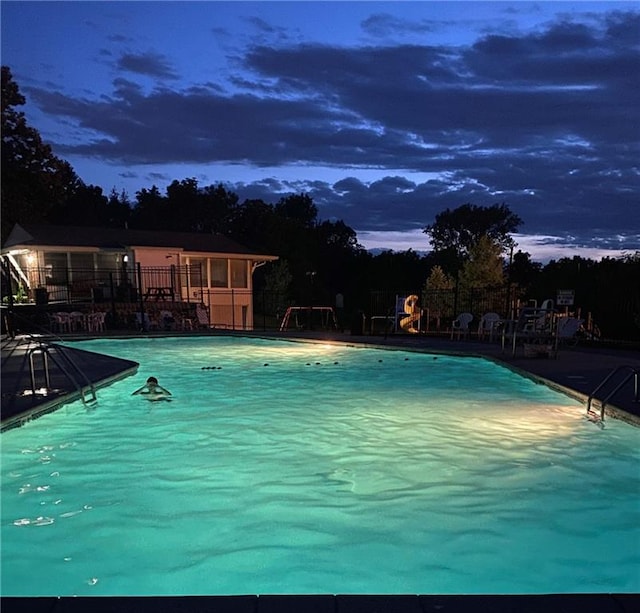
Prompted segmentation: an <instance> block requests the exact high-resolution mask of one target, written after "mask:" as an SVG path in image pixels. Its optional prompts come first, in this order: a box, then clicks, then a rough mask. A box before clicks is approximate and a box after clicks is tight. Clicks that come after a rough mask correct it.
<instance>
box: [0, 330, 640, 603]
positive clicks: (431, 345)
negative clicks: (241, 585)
mask: <svg viewBox="0 0 640 613" xmlns="http://www.w3.org/2000/svg"><path fill="white" fill-rule="evenodd" d="M210 334H211V335H212V336H217V335H229V334H232V333H227V332H218V331H213V332H211V333H210ZM237 334H242V335H245V336H246V335H247V334H246V333H237ZM251 335H252V336H257V337H262V338H267V337H268V338H274V339H288V340H309V341H336V342H342V343H347V344H356V345H368V346H376V347H384V348H389V349H392V348H400V349H407V350H412V351H426V352H437V353H447V354H454V355H455V354H460V355H475V356H482V357H486V358H489V359H492V360H495V361H496V362H498V363H503V364H505V365H506V366H508V367H510V368H513V369H515V370H517V371H518V372H521V373H522V374H525V375H526V376H531V377H534V378H536V379H542V380H544V381H545V382H548V383H549V384H551V385H553V386H556V387H558V388H559V389H562V390H564V391H566V392H567V393H571V394H572V395H575V396H576V397H578V398H581V399H584V398H585V397H587V396H588V395H589V394H590V393H591V392H593V390H594V389H595V388H596V387H597V386H598V385H599V384H600V382H601V381H602V380H603V379H604V378H605V377H606V376H607V375H608V374H609V373H610V372H612V371H613V370H614V369H616V368H618V367H625V368H626V367H631V368H635V369H640V356H639V355H638V352H637V351H636V352H634V351H630V350H617V349H609V348H604V347H601V348H598V347H593V348H592V347H584V348H583V347H580V346H578V347H572V348H563V349H561V351H560V352H559V355H558V357H557V358H550V359H542V358H524V357H523V355H522V353H521V352H519V353H518V354H517V355H515V356H513V355H511V353H510V352H508V351H507V352H503V351H502V348H501V345H500V344H499V343H493V344H491V343H485V342H479V341H476V340H461V341H451V340H450V339H447V338H438V337H430V336H404V335H390V336H387V337H383V336H351V335H349V334H340V333H333V332H286V333H272V334H269V333H265V332H255V333H253V334H251ZM101 336H102V335H101ZM104 336H107V337H108V335H104ZM154 336H155V335H154ZM80 338H82V337H77V336H75V337H71V336H68V337H65V339H64V340H80ZM112 338H116V336H115V335H114V336H113V337H112ZM117 338H121V336H117ZM47 340H49V341H55V340H56V339H53V338H51V339H47ZM38 346H39V341H38V340H37V339H34V338H28V337H23V338H16V339H3V343H2V421H3V427H4V425H5V423H6V424H13V425H20V422H21V419H22V418H27V419H28V418H29V416H30V415H33V416H37V415H39V414H41V413H44V412H47V411H49V410H54V409H55V408H56V406H57V405H59V404H60V403H63V402H68V401H69V400H71V399H75V398H78V397H79V392H78V390H77V389H76V388H75V386H74V385H73V384H72V383H71V382H70V381H69V379H68V377H67V376H66V375H65V374H64V372H62V371H61V370H60V369H59V368H58V367H57V366H56V364H55V363H53V362H52V361H50V377H51V379H50V383H51V388H53V389H54V390H56V392H55V393H52V394H47V395H44V394H36V395H33V394H26V395H25V394H24V393H23V392H24V391H25V390H31V372H30V362H29V353H30V351H32V350H33V349H36V351H35V353H33V355H34V360H35V362H34V364H35V366H36V373H35V377H36V381H37V382H42V381H43V378H44V373H43V370H42V356H41V354H40V352H39V351H37V348H38ZM54 351H55V350H54ZM65 351H69V352H70V353H71V356H72V359H73V362H74V363H76V364H77V366H78V367H79V368H80V369H81V370H82V371H83V373H84V375H86V377H87V378H88V380H89V381H90V382H91V383H93V384H94V385H95V386H97V387H100V386H102V385H106V384H109V383H110V382H112V381H114V380H117V379H120V378H123V377H126V376H128V375H131V374H134V373H135V372H136V371H137V368H138V364H136V363H135V362H131V361H129V360H120V359H118V358H111V357H108V356H104V355H100V354H96V353H93V352H88V351H84V350H81V349H77V348H73V349H70V348H66V349H65ZM633 392H634V390H633V382H628V383H627V385H625V388H624V389H622V390H620V392H619V393H618V394H617V395H616V396H615V398H614V399H613V400H612V404H613V406H614V407H615V411H623V414H621V415H619V416H621V417H623V418H625V419H626V420H627V421H631V422H634V423H635V424H636V425H640V406H639V405H638V403H637V402H635V399H634V393H633ZM98 396H99V391H98ZM593 572H594V573H597V560H594V568H593ZM247 594H248V595H245V596H211V597H208V596H204V597H189V596H186V597H102V598H101V597H97V598H74V597H64V598H57V597H42V598H7V597H3V598H2V599H1V600H2V602H1V603H0V604H1V608H2V611H3V613H4V612H10V613H12V612H14V611H15V612H18V611H19V612H22V611H30V612H34V613H39V612H40V611H42V612H45V611H47V612H50V611H56V612H58V613H67V612H69V613H71V612H73V613H76V612H84V611H95V612H96V613H107V612H109V613H111V612H113V613H116V612H117V613H122V612H124V613H127V612H134V611H135V612H136V613H152V612H153V613H158V612H165V611H166V612H169V611H176V612H181V613H196V612H198V613H201V612H202V613H204V612H205V611H206V612H212V613H227V612H228V613H280V612H282V613H294V612H295V613H298V612H299V613H460V612H463V611H464V612H466V611H473V612H474V613H475V612H487V613H488V612H492V613H507V612H509V613H519V612H524V613H533V612H536V613H537V612H539V611H540V612H542V611H544V612H554V611H580V612H581V613H592V612H593V613H596V612H598V613H609V612H611V613H613V612H618V613H619V612H622V613H627V612H628V613H631V611H636V610H639V609H640V606H639V605H640V597H638V595H636V594H597V593H594V594H547V595H398V596H376V595H331V594H327V595H311V596H287V595H266V596H258V595H253V594H251V587H250V580H248V585H247Z"/></svg>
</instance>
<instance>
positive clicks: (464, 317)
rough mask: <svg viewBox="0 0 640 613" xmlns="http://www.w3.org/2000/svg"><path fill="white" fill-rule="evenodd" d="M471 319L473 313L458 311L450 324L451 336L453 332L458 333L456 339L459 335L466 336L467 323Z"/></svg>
mask: <svg viewBox="0 0 640 613" xmlns="http://www.w3.org/2000/svg"><path fill="white" fill-rule="evenodd" d="M472 321H473V315H472V314H471V313H460V315H458V317H456V318H455V319H454V320H453V323H452V324H451V338H453V336H454V334H457V335H458V339H459V338H460V337H461V336H463V337H464V338H467V336H469V324H470V323H471V322H472Z"/></svg>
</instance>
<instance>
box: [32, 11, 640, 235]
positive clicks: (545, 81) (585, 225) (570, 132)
mask: <svg viewBox="0 0 640 613" xmlns="http://www.w3.org/2000/svg"><path fill="white" fill-rule="evenodd" d="M255 25H256V26H257V27H258V28H259V29H260V31H261V32H262V33H268V32H269V31H270V30H271V27H270V26H269V24H267V23H265V22H261V21H260V22H258V21H255ZM363 28H364V29H365V30H366V31H367V32H399V31H401V30H402V29H403V28H404V29H408V30H412V32H413V34H414V35H415V32H416V31H417V30H418V29H423V28H424V29H428V24H424V23H418V24H413V25H408V24H407V23H405V22H399V21H398V20H395V19H392V18H388V17H386V16H384V15H374V16H372V17H371V18H370V19H368V20H366V21H365V22H364V23H363ZM639 34H640V13H637V12H631V11H630V12H627V13H611V14H609V15H607V16H606V18H604V19H600V20H597V19H595V18H592V19H591V20H590V21H588V22H587V21H586V20H582V21H576V20H572V19H570V18H565V19H563V20H562V21H559V22H556V23H553V24H548V25H547V27H546V28H545V29H544V30H540V31H537V32H534V33H529V34H526V35H515V34H505V33H500V34H495V33H488V34H484V35H482V36H480V37H479V38H478V39H477V40H476V41H475V43H474V44H472V45H469V46H466V47H445V46H438V45H431V46H430V45H418V44H386V45H385V44H377V45H368V46H353V47H339V46H329V45H320V44H309V43H307V44H293V43H290V44H287V43H286V42H283V41H284V39H283V37H282V36H281V33H280V32H274V36H276V37H277V39H278V40H279V41H280V42H279V44H278V45H273V44H272V45H266V44H264V45H261V46H253V47H250V48H247V49H245V51H244V53H243V55H242V56H240V61H241V65H242V67H243V70H242V71H241V72H237V73H236V74H235V75H234V78H233V79H232V80H230V81H227V82H220V83H205V84H203V83H196V84H191V85H189V86H185V87H183V88H182V89H179V88H177V87H176V86H175V85H174V86H172V87H171V89H169V87H167V86H166V85H162V86H158V87H156V88H155V89H153V90H152V91H145V90H143V88H142V86H141V84H140V83H138V82H137V81H136V80H135V76H136V75H143V76H146V77H153V78H155V79H162V80H169V81H174V80H176V79H177V77H178V75H177V74H176V72H175V70H174V69H173V68H172V65H171V61H170V59H168V58H166V57H164V56H162V55H158V54H155V53H152V52H147V53H139V54H126V55H122V56H120V58H119V59H118V60H117V63H116V65H115V68H117V69H119V70H120V71H123V72H126V73H127V78H124V77H123V76H120V77H119V78H117V79H115V80H114V82H113V91H112V93H111V95H109V96H105V97H102V98H100V99H97V100H96V99H90V98H86V99H81V98H78V97H73V96H70V95H64V94H62V93H60V92H56V91H52V90H49V89H38V88H36V87H33V86H29V89H28V91H27V93H28V95H29V97H30V99H31V100H33V101H34V102H36V103H37V105H38V106H39V107H40V108H41V109H42V111H44V112H45V113H47V114H49V115H51V116H57V117H61V118H65V119H66V120H70V121H71V122H73V123H74V124H75V125H77V126H78V127H79V128H81V129H83V130H85V131H86V135H87V136H86V138H85V139H84V142H82V143H80V144H78V143H77V142H75V141H74V142H73V143H69V142H54V143H53V144H54V147H55V150H56V152H58V153H60V154H62V155H65V154H66V155H72V156H88V157H93V158H98V159H101V160H104V161H105V162H108V163H111V164H115V163H120V164H127V165H150V164H170V163H199V164H213V163H242V164H250V165H252V166H254V167H277V166H283V165H289V166H292V165H300V166H305V167H306V166H308V167H309V169H310V176H309V179H308V181H298V182H286V181H279V180H275V179H274V180H266V181H260V182H256V183H242V184H235V185H234V187H235V188H236V189H237V191H238V193H239V194H240V195H241V197H247V198H249V197H252V198H264V199H265V200H273V199H274V192H275V193H276V194H278V193H285V192H287V191H302V190H305V191H308V192H309V193H310V194H311V195H312V196H313V197H314V201H315V202H316V203H317V204H318V205H319V208H320V212H321V215H322V216H323V217H324V218H340V219H344V220H345V221H346V222H347V223H348V224H349V225H351V226H353V227H357V228H358V229H362V230H367V229H370V230H375V229H383V228H384V227H389V225H390V223H389V221H390V219H391V220H392V222H393V224H392V225H393V227H394V228H396V229H415V228H417V227H421V226H424V225H426V224H427V223H430V221H431V220H432V219H433V216H434V215H435V214H436V213H438V212H440V211H441V210H443V208H445V207H456V206H458V205H460V204H462V203H464V202H473V203H475V204H481V205H488V204H493V203H495V202H506V203H507V204H509V206H510V207H511V208H512V209H513V210H514V211H515V212H517V213H518V214H519V215H520V216H521V217H522V218H523V219H524V220H525V225H524V227H523V228H522V229H523V230H525V231H527V232H531V233H548V234H550V233H553V229H554V227H562V228H566V231H567V232H570V233H572V234H573V235H574V236H576V237H578V239H579V240H580V239H581V238H583V239H584V240H587V239H588V238H589V237H591V238H593V236H594V235H596V234H602V235H610V236H611V237H612V240H613V241H614V242H615V241H619V240H620V239H619V238H618V236H619V235H622V234H625V233H626V234H627V236H628V238H627V242H629V243H634V241H635V243H634V244H635V245H636V246H637V245H638V244H640V243H639V242H638V241H639V240H640V239H639V237H638V228H637V225H638V224H637V223H636V224H635V225H636V227H633V225H631V227H630V220H631V219H634V215H635V216H637V212H636V210H637V207H638V204H639V203H638V194H639V193H640V181H639V176H640V169H639V166H638V162H637V160H638V159H640V146H639V143H640V134H639V128H638V126H639V124H640V121H639V114H640V112H639V111H638V109H639V108H640V94H639V90H640V88H638V86H637V78H638V75H639V74H640V52H639V47H638V40H640V36H639ZM236 53H237V51H236ZM313 165H321V166H324V167H334V168H342V169H344V177H345V178H344V179H342V180H340V181H337V182H333V183H328V182H322V181H317V180H314V177H313V176H312V173H313V170H312V167H313ZM363 168H367V169H378V170H380V172H381V176H382V175H384V174H385V173H386V174H387V175H388V176H386V177H384V178H382V179H380V180H376V181H372V182H369V183H366V182H364V181H363V180H362V179H358V178H356V175H357V171H358V170H359V169H363ZM420 173H429V175H430V176H433V177H436V178H434V179H431V180H427V179H419V180H418V179H413V178H412V177H414V176H415V177H418V176H421V175H420ZM401 175H402V176H401ZM174 178H181V177H174ZM222 179H223V180H224V178H222ZM141 187H145V186H141ZM605 211H606V212H605ZM614 237H615V238H614Z"/></svg>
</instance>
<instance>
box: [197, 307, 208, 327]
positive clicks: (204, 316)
mask: <svg viewBox="0 0 640 613" xmlns="http://www.w3.org/2000/svg"><path fill="white" fill-rule="evenodd" d="M196 317H197V318H198V327H200V328H207V329H208V328H210V327H211V322H210V320H209V313H208V312H207V310H206V308H205V307H202V306H200V305H196Z"/></svg>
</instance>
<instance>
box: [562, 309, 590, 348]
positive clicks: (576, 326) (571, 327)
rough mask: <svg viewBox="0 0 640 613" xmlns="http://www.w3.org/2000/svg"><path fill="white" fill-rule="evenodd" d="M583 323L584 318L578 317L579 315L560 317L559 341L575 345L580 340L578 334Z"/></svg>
mask: <svg viewBox="0 0 640 613" xmlns="http://www.w3.org/2000/svg"><path fill="white" fill-rule="evenodd" d="M583 323H584V319H578V318H577V317H566V316H563V317H558V322H557V334H558V342H560V343H563V344H565V345H575V344H576V343H577V342H578V337H577V334H578V332H579V331H580V328H581V327H582V324H583Z"/></svg>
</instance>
